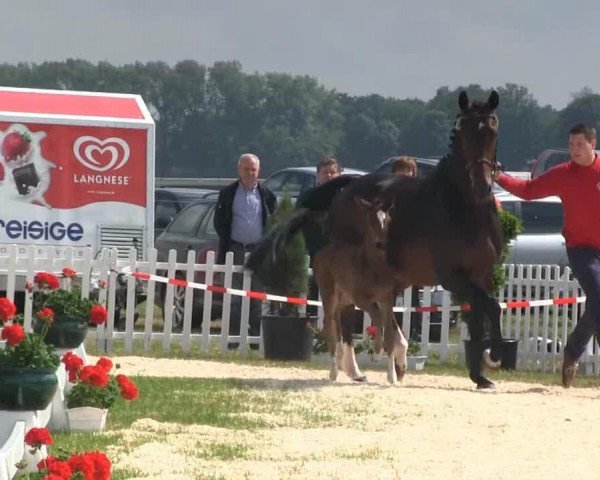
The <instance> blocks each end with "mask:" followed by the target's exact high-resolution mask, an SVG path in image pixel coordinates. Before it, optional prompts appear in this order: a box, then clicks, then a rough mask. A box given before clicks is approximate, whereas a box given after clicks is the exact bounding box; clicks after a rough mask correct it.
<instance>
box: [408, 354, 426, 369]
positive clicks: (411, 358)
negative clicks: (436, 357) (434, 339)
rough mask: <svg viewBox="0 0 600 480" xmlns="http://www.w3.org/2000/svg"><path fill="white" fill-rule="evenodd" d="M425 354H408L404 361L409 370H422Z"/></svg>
mask: <svg viewBox="0 0 600 480" xmlns="http://www.w3.org/2000/svg"><path fill="white" fill-rule="evenodd" d="M425 360H427V355H408V356H407V357H406V361H407V363H408V369H409V370H423V369H424V368H425Z"/></svg>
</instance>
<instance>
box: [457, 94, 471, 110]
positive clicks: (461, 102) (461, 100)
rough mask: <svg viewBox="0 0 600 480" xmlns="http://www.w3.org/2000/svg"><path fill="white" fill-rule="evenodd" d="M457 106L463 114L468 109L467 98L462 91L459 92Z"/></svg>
mask: <svg viewBox="0 0 600 480" xmlns="http://www.w3.org/2000/svg"><path fill="white" fill-rule="evenodd" d="M458 106H459V107H460V109H461V110H462V111H463V112H464V111H465V110H466V109H467V108H469V96H468V95H467V92H465V91H464V90H463V91H462V92H460V95H459V96H458Z"/></svg>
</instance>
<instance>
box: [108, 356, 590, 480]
mask: <svg viewBox="0 0 600 480" xmlns="http://www.w3.org/2000/svg"><path fill="white" fill-rule="evenodd" d="M119 363H120V364H121V367H122V370H121V371H122V372H123V373H125V374H128V375H148V376H186V377H198V378H239V379H244V380H251V381H252V382H253V385H254V386H255V387H256V386H258V387H259V389H258V391H259V392H260V388H261V387H262V386H264V389H265V390H270V389H273V388H282V387H285V388H289V389H291V390H292V394H291V395H290V410H291V411H294V410H295V407H299V406H303V407H309V408H314V410H315V411H319V410H322V409H327V410H332V411H334V412H337V414H338V415H339V425H336V426H335V427H331V428H294V425H297V424H294V423H293V420H292V422H291V423H292V424H291V425H285V424H283V425H282V424H280V423H278V422H280V421H281V420H280V419H278V418H273V419H269V418H265V417H266V416H262V417H261V419H262V420H266V421H272V423H271V424H272V425H273V428H270V429H261V430H258V431H252V432H250V431H246V430H230V429H222V428H214V427H207V426H203V425H191V426H188V425H178V424H168V423H160V422H156V421H154V420H151V419H140V420H138V421H136V422H135V423H134V424H133V425H132V427H131V428H130V429H128V430H126V431H124V439H125V441H126V442H131V445H133V446H132V447H131V448H130V452H129V453H128V454H124V453H123V451H122V450H120V449H119V448H116V447H115V450H113V451H112V452H111V451H110V449H109V454H111V456H112V457H113V460H114V463H115V466H116V467H120V468H130V469H139V471H142V472H144V476H141V475H140V476H139V477H136V478H149V479H173V480H175V479H177V480H181V479H204V478H206V479H218V478H225V479H234V478H235V479H244V478H250V479H254V478H257V479H258V478H260V479H287V478H291V479H317V478H321V479H361V480H364V479H368V478H371V479H396V478H401V479H436V480H438V479H487V478H489V479H515V480H520V479H545V480H548V479H575V478H586V479H600V433H599V432H598V431H597V429H598V415H599V410H600V401H599V397H600V392H599V391H598V390H595V389H577V388H572V389H570V390H564V389H562V388H560V387H548V386H542V385H535V384H525V383H514V382H502V383H499V384H498V387H497V389H496V391H495V392H493V393H481V392H478V391H476V390H474V388H473V385H472V383H471V382H470V381H469V380H468V378H466V372H465V377H446V376H432V375H426V374H420V375H415V374H413V375H411V374H410V373H409V374H407V376H406V377H405V379H404V381H403V383H402V385H401V386H398V387H389V386H387V382H386V378H385V372H383V371H378V370H373V371H369V370H366V373H367V375H368V378H369V383H368V384H364V385H357V384H352V383H350V382H349V381H348V380H347V379H346V378H345V376H343V375H340V381H338V382H337V383H336V384H332V383H330V382H329V381H328V380H326V379H327V374H328V372H327V371H326V370H325V369H323V370H308V369H302V368H275V367H258V366H249V365H238V364H233V363H218V362H209V361H197V360H170V359H152V358H140V357H119ZM286 392H287V390H286ZM248 415H252V413H249V414H248ZM336 418H337V417H336ZM215 444H228V445H234V447H235V446H238V447H239V449H240V455H239V458H235V459H233V460H231V459H227V460H220V459H219V458H208V459H207V458H206V456H200V457H201V458H199V457H198V455H195V454H196V453H197V452H198V451H201V450H202V449H203V446H206V445H208V446H210V445H213V446H214V445H215Z"/></svg>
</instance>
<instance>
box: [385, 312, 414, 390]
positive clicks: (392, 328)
mask: <svg viewBox="0 0 600 480" xmlns="http://www.w3.org/2000/svg"><path fill="white" fill-rule="evenodd" d="M381 306H382V309H383V311H384V313H385V331H386V332H387V331H389V333H390V335H389V336H390V337H391V338H387V339H384V341H385V343H386V352H389V351H390V349H391V352H392V353H391V354H390V353H388V380H390V374H391V371H392V370H393V372H394V374H395V375H396V376H397V379H398V380H400V381H401V380H402V379H403V378H404V374H405V373H406V368H407V366H408V360H407V359H406V353H407V352H408V342H407V341H406V338H405V337H404V334H403V333H402V330H401V329H400V326H399V325H398V323H397V322H396V316H395V315H394V310H393V308H394V307H393V303H387V302H385V303H384V304H383V305H381Z"/></svg>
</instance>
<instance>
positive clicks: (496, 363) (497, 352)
mask: <svg viewBox="0 0 600 480" xmlns="http://www.w3.org/2000/svg"><path fill="white" fill-rule="evenodd" d="M485 305H486V314H487V316H488V318H489V319H490V325H491V332H490V333H491V343H492V345H491V352H490V361H489V362H488V361H486V363H487V364H488V365H490V366H491V367H492V368H497V367H500V365H501V363H502V343H503V339H502V328H501V326H500V312H501V309H500V305H499V304H498V302H497V301H496V299H495V298H492V297H490V296H487V298H486V302H485Z"/></svg>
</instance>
